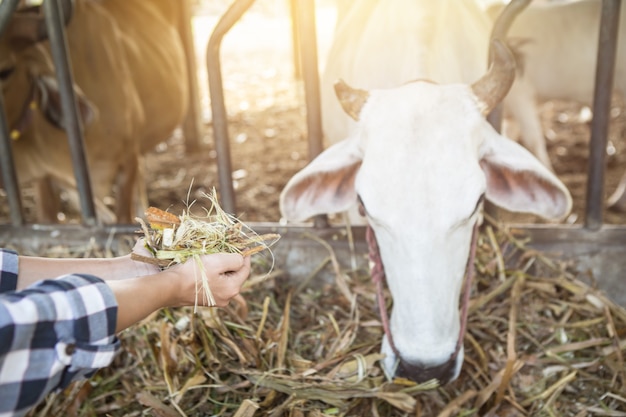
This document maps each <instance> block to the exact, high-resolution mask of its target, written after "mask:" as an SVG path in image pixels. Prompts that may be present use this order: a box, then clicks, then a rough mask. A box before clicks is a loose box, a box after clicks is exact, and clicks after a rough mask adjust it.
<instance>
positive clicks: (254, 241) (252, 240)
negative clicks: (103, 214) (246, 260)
mask: <svg viewBox="0 0 626 417" xmlns="http://www.w3.org/2000/svg"><path fill="white" fill-rule="evenodd" d="M204 197H205V198H206V199H207V200H208V201H209V203H210V207H209V208H208V209H207V208H204V210H205V213H204V215H203V216H194V215H192V214H191V212H190V210H189V209H190V208H191V205H193V203H192V204H191V205H188V209H187V210H186V211H183V213H182V214H181V215H180V216H176V215H174V214H172V213H169V212H167V211H163V210H161V209H159V208H156V207H149V208H148V209H147V210H146V213H145V214H146V219H147V220H148V224H149V225H150V226H149V227H148V225H147V224H146V222H145V221H144V220H143V219H141V218H139V217H137V218H136V219H135V220H137V221H138V222H139V223H140V224H141V230H142V231H143V235H144V236H143V237H144V242H145V247H146V249H148V251H149V252H150V253H151V254H152V257H150V256H145V255H142V254H138V253H135V252H133V253H132V254H131V257H132V258H133V259H135V260H138V261H141V262H147V263H151V264H155V265H158V266H160V267H161V268H169V267H170V266H172V265H176V264H179V263H183V262H185V261H186V260H188V259H189V258H193V259H195V260H196V263H197V265H198V267H199V268H200V272H201V280H200V284H201V285H200V288H202V291H201V292H202V294H203V295H204V297H205V300H204V302H205V305H209V306H212V305H215V300H214V298H213V295H212V293H211V289H210V288H209V284H208V281H207V278H206V273H205V271H204V269H203V267H202V266H203V265H202V262H201V261H200V259H199V257H200V256H201V255H208V254H213V253H220V252H221V253H240V254H241V255H243V256H250V255H253V254H255V253H258V252H260V251H262V250H265V249H269V248H270V246H271V245H273V244H274V243H276V242H277V241H278V239H280V235H278V234H275V233H271V234H265V235H259V234H257V233H255V232H254V231H253V230H252V229H250V228H249V227H247V226H246V225H245V224H244V223H242V222H241V221H239V220H238V219H237V218H236V217H234V216H232V215H230V214H228V213H226V212H225V211H224V210H223V209H222V208H221V207H220V205H219V203H218V201H217V193H216V192H215V189H213V192H212V193H211V194H204ZM199 292H200V291H197V292H196V294H198V293H199ZM197 304H198V300H197V298H196V306H195V308H194V311H195V309H196V308H197Z"/></svg>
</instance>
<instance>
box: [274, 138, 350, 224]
mask: <svg viewBox="0 0 626 417" xmlns="http://www.w3.org/2000/svg"><path fill="white" fill-rule="evenodd" d="M360 166H361V155H360V152H358V149H357V147H356V143H355V141H354V140H352V139H346V140H343V141H341V142H338V143H336V144H334V145H332V146H330V147H329V148H327V149H326V150H325V151H324V152H322V153H321V154H319V155H318V156H317V158H315V159H314V160H313V161H311V162H310V163H309V165H307V166H306V167H304V168H303V169H302V170H301V171H299V172H298V173H296V174H295V175H294V176H293V177H292V178H291V179H290V180H289V182H288V183H287V185H286V186H285V188H284V189H283V191H282V192H281V194H280V212H281V215H282V217H283V218H284V219H285V220H287V221H296V222H298V221H305V220H307V219H309V218H311V217H313V216H315V215H318V214H325V213H338V212H341V211H346V210H348V209H349V208H350V207H351V206H352V205H353V204H354V203H355V202H356V200H357V195H356V190H355V188H354V181H355V178H356V174H357V172H358V170H359V167H360Z"/></svg>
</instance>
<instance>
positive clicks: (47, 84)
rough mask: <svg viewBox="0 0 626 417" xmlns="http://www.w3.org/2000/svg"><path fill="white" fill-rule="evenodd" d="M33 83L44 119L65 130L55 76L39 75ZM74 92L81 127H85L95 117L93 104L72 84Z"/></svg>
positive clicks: (59, 93)
mask: <svg viewBox="0 0 626 417" xmlns="http://www.w3.org/2000/svg"><path fill="white" fill-rule="evenodd" d="M35 83H36V85H37V88H38V93H39V94H38V97H39V100H38V102H39V103H38V104H39V108H40V109H41V112H42V113H43V114H44V116H45V117H46V120H48V122H49V123H50V124H52V125H53V126H54V127H56V128H58V129H61V130H65V129H66V126H65V118H64V117H63V109H62V107H61V92H60V91H59V85H58V83H57V80H56V78H55V77H53V76H51V75H41V76H39V77H36V79H35ZM74 92H75V93H76V104H77V105H78V116H79V117H80V118H81V121H82V124H83V127H87V126H88V125H89V124H91V123H92V122H93V121H94V120H95V118H96V111H95V109H94V106H93V105H92V104H91V103H90V102H89V100H87V98H86V97H85V95H84V94H83V92H82V91H81V90H80V89H79V88H78V87H77V86H74Z"/></svg>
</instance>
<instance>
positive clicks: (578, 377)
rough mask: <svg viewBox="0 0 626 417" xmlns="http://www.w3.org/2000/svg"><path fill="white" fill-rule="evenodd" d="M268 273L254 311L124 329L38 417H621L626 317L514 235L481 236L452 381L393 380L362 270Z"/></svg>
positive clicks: (250, 290)
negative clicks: (114, 354) (106, 361)
mask: <svg viewBox="0 0 626 417" xmlns="http://www.w3.org/2000/svg"><path fill="white" fill-rule="evenodd" d="M333 256H334V254H332V253H331V254H330V259H331V261H332V257H333ZM255 258H256V259H257V261H259V260H261V261H262V256H261V257H255ZM330 263H331V264H333V262H330ZM267 267H268V265H262V264H259V263H258V262H257V264H256V266H255V268H257V270H258V271H260V272H259V275H257V276H253V277H251V279H250V280H249V282H248V283H247V285H246V287H245V288H244V290H243V295H244V297H245V299H246V300H247V303H246V304H245V305H243V304H232V305H231V306H229V307H227V308H224V309H211V308H204V309H200V310H199V311H198V313H197V314H195V315H194V314H190V313H191V311H190V310H189V309H178V310H163V311H161V312H159V313H158V314H155V315H154V316H153V317H150V318H149V319H148V320H146V321H145V322H143V323H141V324H140V325H137V326H135V327H134V328H132V329H130V330H127V331H126V332H124V333H123V334H122V335H121V340H122V344H123V346H124V350H123V352H122V353H121V354H120V355H119V356H118V358H117V359H116V361H115V364H114V365H113V366H112V367H110V368H108V369H104V370H102V371H100V372H98V373H97V374H96V375H95V376H94V377H93V378H92V379H91V380H90V381H89V382H80V383H76V384H74V385H73V386H72V387H71V388H69V389H68V390H66V392H64V393H62V394H58V395H52V396H50V397H48V399H47V402H46V403H45V404H43V405H42V407H40V409H39V410H40V414H41V415H59V416H61V415H63V416H71V415H79V416H92V415H110V416H139V415H155V416H181V415H187V416H210V415H217V416H237V417H244V416H255V417H258V416H272V417H279V416H294V417H297V416H389V417H393V416H439V417H448V416H509V417H510V416H576V417H578V416H626V375H625V373H626V370H625V367H624V358H623V355H624V352H625V351H626V311H625V310H624V309H622V308H620V307H618V306H616V305H615V304H613V303H612V302H611V301H610V300H608V299H607V298H606V297H605V296H604V295H603V294H602V293H599V292H598V291H596V290H595V289H593V288H590V287H589V286H588V285H587V284H585V283H584V282H583V278H584V277H577V276H575V275H574V274H573V273H572V272H571V269H570V268H569V266H568V265H566V264H563V263H561V262H558V261H555V260H551V259H547V258H546V257H544V256H543V255H542V254H541V253H536V252H534V251H532V250H529V249H527V248H526V247H525V246H524V244H523V242H521V241H519V240H518V239H516V238H515V237H514V236H511V235H510V234H509V233H508V232H507V230H505V229H502V228H497V227H493V226H487V227H485V229H484V230H483V231H482V233H481V234H480V237H479V243H478V253H477V259H476V270H477V276H476V281H475V286H474V288H473V298H472V301H471V307H470V314H469V323H468V333H467V335H466V337H465V349H466V353H465V363H464V365H463V369H462V373H461V375H460V377H459V379H458V380H457V381H455V382H453V383H451V384H449V385H446V386H443V387H436V386H429V385H416V384H413V383H411V382H410V381H405V380H395V381H387V380H385V378H384V376H383V374H382V372H381V370H380V367H379V364H378V360H379V359H380V355H379V353H378V352H379V349H380V340H381V337H382V329H381V326H380V322H379V318H378V314H377V308H376V305H375V296H374V294H375V291H374V285H373V284H372V282H371V281H370V280H369V276H368V273H367V272H366V271H350V272H345V271H336V274H335V282H333V283H325V284H318V285H313V284H306V285H300V286H296V285H293V283H289V282H287V280H286V279H285V278H284V277H283V274H282V273H281V271H278V270H275V271H273V272H272V274H271V275H270V276H269V277H268V276H266V275H265V272H266V271H267ZM319 269H321V266H320V267H319V268H315V267H312V274H316V273H317V271H318V270H319ZM311 282H313V281H311ZM32 415H37V413H33V414H32Z"/></svg>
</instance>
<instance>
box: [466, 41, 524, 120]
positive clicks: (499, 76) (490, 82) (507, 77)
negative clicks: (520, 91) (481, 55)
mask: <svg viewBox="0 0 626 417" xmlns="http://www.w3.org/2000/svg"><path fill="white" fill-rule="evenodd" d="M490 52H491V55H492V59H491V66H490V67H489V70H488V71H487V74H485V75H483V77H482V78H481V79H480V80H478V81H476V82H474V84H472V91H473V92H474V94H475V95H476V97H477V98H478V107H479V108H480V111H481V112H482V113H483V114H484V115H487V114H489V113H490V112H491V110H493V108H494V107H495V106H496V105H497V104H498V103H500V102H501V101H502V99H504V96H506V95H507V93H508V92H509V89H510V88H511V85H512V84H513V80H514V79H515V58H514V57H513V54H512V53H511V51H509V49H508V48H507V47H506V46H505V45H504V43H503V42H502V41H500V40H498V39H494V40H493V41H492V42H491V48H490Z"/></svg>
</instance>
